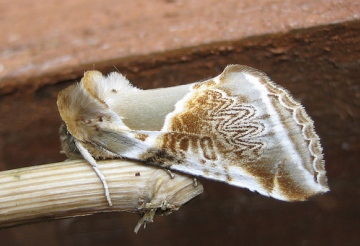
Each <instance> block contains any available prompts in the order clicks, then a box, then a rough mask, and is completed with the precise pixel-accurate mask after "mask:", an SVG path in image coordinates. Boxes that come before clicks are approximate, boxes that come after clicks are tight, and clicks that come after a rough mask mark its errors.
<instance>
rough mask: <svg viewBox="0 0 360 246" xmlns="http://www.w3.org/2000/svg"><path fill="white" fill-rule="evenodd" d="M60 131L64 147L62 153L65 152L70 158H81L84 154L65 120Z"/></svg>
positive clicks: (62, 146)
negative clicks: (76, 143)
mask: <svg viewBox="0 0 360 246" xmlns="http://www.w3.org/2000/svg"><path fill="white" fill-rule="evenodd" d="M59 133H60V143H61V149H62V151H61V153H63V154H65V155H66V156H67V157H68V158H69V159H81V158H82V156H81V154H80V152H79V150H78V148H77V147H76V145H75V138H74V136H73V135H71V133H70V132H69V131H68V129H67V127H66V124H65V123H64V122H63V123H62V124H61V126H60V130H59Z"/></svg>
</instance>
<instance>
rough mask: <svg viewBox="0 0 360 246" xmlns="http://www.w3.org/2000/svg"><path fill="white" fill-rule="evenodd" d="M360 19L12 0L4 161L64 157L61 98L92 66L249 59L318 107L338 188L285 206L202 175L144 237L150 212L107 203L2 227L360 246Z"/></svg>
mask: <svg viewBox="0 0 360 246" xmlns="http://www.w3.org/2000/svg"><path fill="white" fill-rule="evenodd" d="M359 16H360V5H359V3H357V2H356V1H351V0H343V1H335V0H330V1H328V0H320V1H310V0H294V1H272V0H260V1H256V2H254V1H250V0H242V1H238V0H224V1H215V0H206V1H196V0H184V1H181V0H154V1H145V0H131V1H130V0H124V1H115V0H105V1H93V0H87V1H85V0H75V1H69V0H66V1H57V0H50V1H44V0H37V1H24V0H17V1H5V0H0V31H1V35H0V171H4V170H9V169H15V168H20V167H25V166H33V165H39V164H45V163H53V162H58V161H62V160H64V159H65V156H64V155H62V154H60V153H59V152H60V144H59V136H58V128H59V125H60V122H61V120H60V116H59V114H58V111H57V107H56V97H57V93H58V92H59V91H60V90H61V89H63V88H65V87H66V86H68V85H70V84H73V83H74V82H75V81H79V79H80V78H81V77H82V75H83V72H84V71H86V70H90V69H97V70H100V71H101V72H103V73H107V72H110V71H119V72H121V73H123V74H124V75H126V77H127V78H128V79H129V80H130V81H131V82H132V83H133V84H134V85H136V86H137V87H140V88H143V89H148V88H157V87H167V86H174V85H180V84H186V83H190V82H194V81H197V80H202V79H207V78H210V77H212V76H215V75H218V74H219V73H220V72H221V71H222V70H223V69H224V67H225V66H226V65H227V64H232V63H236V64H244V65H248V66H253V67H256V68H258V69H260V70H262V71H264V72H266V73H267V74H268V75H269V76H270V77H271V78H272V79H273V80H274V81H275V82H276V83H278V84H280V85H282V86H284V87H285V88H287V89H288V90H289V91H291V92H292V94H293V95H294V97H295V98H296V99H297V100H299V101H300V102H301V103H302V104H303V105H304V106H305V108H306V109H307V112H308V113H309V115H310V116H311V117H312V118H313V119H314V121H315V127H316V130H317V133H318V134H319V135H320V137H321V139H322V144H323V147H324V153H325V161H326V170H327V175H328V180H329V186H330V189H331V191H330V192H328V193H327V194H325V195H322V196H318V197H315V198H313V199H311V200H310V201H307V202H297V203H286V202H282V201H277V200H275V199H271V198H267V197H263V196H261V195H259V194H256V193H251V192H250V191H248V190H245V189H238V188H234V187H230V186H228V185H225V184H222V183H218V182H212V181H207V180H203V179H200V182H202V183H203V185H204V188H205V192H204V193H203V194H202V195H201V196H200V197H197V198H196V199H194V200H192V201H191V202H190V203H189V204H186V205H185V206H183V207H181V208H180V210H179V211H177V212H174V213H173V214H171V215H169V216H166V217H160V216H158V217H155V222H154V223H152V224H148V226H147V227H146V229H141V230H140V231H139V233H138V234H137V235H136V234H134V233H133V229H134V227H135V225H136V223H137V221H138V219H139V217H138V215H136V214H128V213H107V214H97V215H92V216H87V217H78V218H71V219H63V220H56V221H44V222H40V223H35V224H28V225H22V226H17V227H12V228H3V229H0V238H1V240H0V241H1V245H42V244H46V245H49V246H50V245H202V244H205V245H360V236H359V231H360V210H359V207H360V81H359V78H360V62H359V61H360V20H359V18H360V17H359ZM0 188H1V187H0ZM0 202H1V201H0ZM0 216H1V211H0Z"/></svg>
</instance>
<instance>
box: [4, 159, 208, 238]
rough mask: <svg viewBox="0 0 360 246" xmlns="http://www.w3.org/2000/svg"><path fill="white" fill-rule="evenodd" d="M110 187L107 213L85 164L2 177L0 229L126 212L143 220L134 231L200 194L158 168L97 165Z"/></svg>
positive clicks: (133, 164) (130, 164) (181, 177)
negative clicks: (132, 213) (140, 215)
mask: <svg viewBox="0 0 360 246" xmlns="http://www.w3.org/2000/svg"><path fill="white" fill-rule="evenodd" d="M98 164H99V168H100V170H101V172H102V173H103V174H104V176H105V177H106V180H107V182H108V184H109V189H110V195H111V199H112V201H113V206H112V207H110V206H109V205H108V203H107V201H106V198H105V195H104V189H103V186H102V183H101V181H100V180H99V178H98V176H97V175H96V174H95V172H94V170H93V169H92V168H91V166H90V165H89V164H88V163H86V162H85V161H66V162H60V163H54V164H47V165H40V166H34V167H27V168H20V169H14V170H9V171H3V172H0V227H8V226H15V225H20V224H24V223H30V222H35V221H42V220H48V219H57V218H65V217H75V216H84V215H89V214H94V213H99V212H109V211H127V212H136V213H140V214H142V215H143V218H142V219H141V220H140V221H139V223H138V225H137V226H136V228H135V231H137V230H138V229H139V228H140V226H141V225H142V224H146V222H150V221H152V217H153V215H154V214H155V213H154V212H155V211H156V210H160V211H162V212H163V213H171V212H172V211H174V210H177V209H179V207H180V206H181V205H182V204H184V203H186V202H188V201H189V200H191V199H192V198H194V197H196V196H198V195H199V194H201V193H202V191H203V187H202V185H201V184H198V185H195V183H194V179H193V178H192V177H189V176H186V175H182V174H176V175H175V178H171V177H170V175H169V174H168V172H166V171H165V170H164V169H162V168H158V167H154V166H150V165H144V164H140V163H137V162H132V161H124V160H107V161H99V162H98Z"/></svg>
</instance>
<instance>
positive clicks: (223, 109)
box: [58, 65, 328, 201]
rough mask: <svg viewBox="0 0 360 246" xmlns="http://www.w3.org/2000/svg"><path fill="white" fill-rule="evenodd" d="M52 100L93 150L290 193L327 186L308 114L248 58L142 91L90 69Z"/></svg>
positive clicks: (279, 194)
mask: <svg viewBox="0 0 360 246" xmlns="http://www.w3.org/2000/svg"><path fill="white" fill-rule="evenodd" d="M92 73H94V74H92ZM79 88H80V92H74V91H73V90H76V89H78V90H79ZM147 100H148V102H149V103H146V102H147ZM129 102H130V103H129ZM58 105H59V111H60V114H61V117H62V118H63V120H64V122H65V124H66V125H67V127H68V128H69V132H70V133H71V134H72V136H73V137H74V138H75V139H76V140H77V141H79V142H81V143H82V145H83V147H85V148H87V150H88V152H89V153H90V154H91V155H92V156H94V157H95V158H109V157H125V158H131V159H137V160H140V161H143V162H148V163H150V164H154V165H159V166H163V167H167V168H170V169H172V170H176V171H181V172H185V173H189V174H193V175H195V176H202V177H205V178H209V179H213V180H218V181H222V182H226V183H228V184H231V185H235V186H238V187H245V188H248V189H250V190H254V191H258V192H259V193H261V194H263V195H268V196H272V197H274V198H277V199H281V200H288V201H294V200H304V199H307V198H308V197H310V196H313V195H315V194H318V193H322V192H326V191H327V190H328V186H327V182H326V175H325V169H324V161H323V157H322V149H321V146H320V141H319V137H318V136H317V135H316V133H315V131H314V125H313V121H312V120H311V119H310V117H309V116H308V115H307V114H306V112H305V110H304V109H303V107H302V106H301V105H300V104H299V103H298V102H296V101H295V100H294V99H293V98H292V96H291V95H290V94H289V92H287V91H286V90H285V89H283V88H282V87H280V86H278V85H276V84H275V83H273V82H272V81H271V80H270V79H269V78H268V77H267V76H266V75H265V74H264V73H262V72H260V71H257V70H256V69H253V68H250V67H246V66H240V65H230V66H228V67H226V68H225V70H224V71H223V72H222V73H221V74H220V75H219V76H217V77H215V78H213V79H209V80H206V81H203V82H198V83H193V84H188V85H183V86H178V87H170V88H163V89H156V90H145V91H144V90H140V89H137V88H134V87H133V86H131V85H130V83H129V82H128V81H127V80H126V79H125V77H123V76H122V75H120V74H117V73H111V74H110V75H109V76H108V77H104V76H102V75H101V74H100V73H99V72H87V73H86V74H85V76H84V78H83V80H82V81H81V83H80V86H78V87H71V89H67V90H65V92H62V93H60V95H59V99H58ZM64 105H66V106H64ZM124 105H125V106H124ZM93 107H94V108H93ZM132 112H141V114H140V115H139V114H136V113H133V114H132ZM152 119H153V120H152ZM84 136H86V137H84Z"/></svg>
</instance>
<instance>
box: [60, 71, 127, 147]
mask: <svg viewBox="0 0 360 246" xmlns="http://www.w3.org/2000/svg"><path fill="white" fill-rule="evenodd" d="M91 72H93V74H91V73H90V74H89V72H87V73H86V74H85V76H84V78H83V79H82V81H81V82H80V83H79V84H75V85H72V86H69V87H68V88H66V89H64V90H62V91H61V92H60V93H59V95H58V100H57V105H58V109H59V113H60V116H61V118H62V120H63V121H64V123H65V124H66V127H67V131H68V132H69V133H70V134H71V135H72V136H73V137H74V138H76V139H77V140H80V141H83V142H88V141H90V140H91V139H92V137H93V136H94V135H96V134H98V132H99V128H102V129H106V128H108V129H113V127H114V126H116V127H117V128H123V129H127V127H126V126H125V125H124V124H123V123H122V120H121V118H120V116H119V115H117V114H116V113H115V112H114V111H112V110H111V109H110V108H109V106H108V105H107V103H106V102H105V101H103V100H101V98H99V97H98V96H97V93H96V92H98V89H97V87H98V84H97V83H96V82H97V80H96V79H98V78H101V77H102V74H101V73H100V72H97V71H91ZM89 75H90V77H89ZM85 82H86V83H85ZM84 85H85V86H84Z"/></svg>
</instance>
